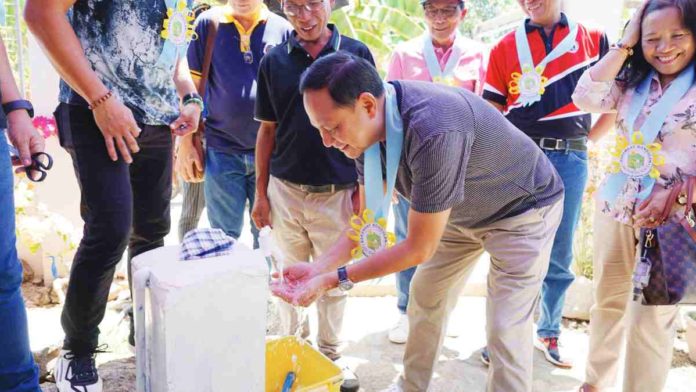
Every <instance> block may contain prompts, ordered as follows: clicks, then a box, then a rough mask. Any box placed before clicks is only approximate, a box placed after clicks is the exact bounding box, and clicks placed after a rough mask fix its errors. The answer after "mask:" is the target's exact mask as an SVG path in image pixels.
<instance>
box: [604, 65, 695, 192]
mask: <svg viewBox="0 0 696 392" xmlns="http://www.w3.org/2000/svg"><path fill="white" fill-rule="evenodd" d="M654 77H655V73H654V71H653V72H651V73H650V74H649V75H648V76H647V77H646V78H645V79H644V80H643V81H642V82H641V83H640V84H639V85H638V87H637V88H636V90H635V94H634V95H633V98H632V99H631V103H630V106H629V109H628V114H627V116H626V126H627V131H628V133H629V135H628V136H629V137H628V140H631V142H634V141H639V142H640V144H642V145H645V146H647V145H649V144H651V143H653V141H654V140H655V139H656V138H657V135H658V134H659V133H660V130H661V129H662V126H663V125H664V123H665V121H666V120H667V116H668V115H669V114H670V112H671V111H672V110H673V109H674V106H675V105H676V104H677V103H678V102H679V101H680V100H681V99H682V98H683V97H684V95H686V93H687V92H688V91H689V89H691V87H692V86H693V84H694V64H693V63H692V64H689V65H687V66H686V68H685V69H684V70H683V71H682V72H681V73H680V74H679V76H678V77H677V78H676V79H675V80H674V81H673V82H672V84H671V85H670V86H669V88H668V89H667V91H665V93H664V94H663V95H662V97H661V98H660V100H659V101H658V102H657V103H656V104H654V105H653V106H652V107H651V108H650V114H649V115H648V117H647V118H646V119H645V121H644V122H643V124H642V126H641V127H640V129H636V128H637V127H636V121H637V119H638V116H639V115H640V112H641V110H643V108H644V107H645V105H646V103H647V101H648V97H649V95H650V85H651V83H652V80H653V79H654ZM636 134H638V135H642V137H638V138H634V137H633V136H634V135H636ZM617 153H621V151H617ZM629 180H634V181H638V182H639V183H640V188H641V191H640V193H639V194H638V195H637V199H638V200H643V199H645V198H647V197H648V195H650V192H651V191H652V189H653V187H654V186H655V182H656V180H655V178H652V177H650V176H649V175H646V176H643V177H640V178H636V177H630V176H629V175H627V174H626V173H623V172H622V171H619V172H617V173H613V174H610V175H609V176H608V177H607V179H606V181H605V183H604V186H603V187H602V189H601V192H600V194H599V196H600V198H601V199H602V200H604V201H606V202H609V203H613V202H614V200H615V199H616V197H617V196H618V195H619V193H620V192H621V190H622V189H623V188H624V187H625V185H626V183H627V182H628V181H629Z"/></svg>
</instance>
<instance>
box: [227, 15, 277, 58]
mask: <svg viewBox="0 0 696 392" xmlns="http://www.w3.org/2000/svg"><path fill="white" fill-rule="evenodd" d="M226 11H228V12H227V15H225V16H227V19H228V20H229V21H231V22H232V23H234V26H235V27H236V28H237V31H238V32H239V51H240V52H242V53H243V54H244V55H245V56H246V55H251V34H252V33H253V32H254V29H255V28H256V26H258V25H260V24H261V23H263V22H265V21H266V20H267V19H268V15H269V11H268V7H266V4H261V6H259V9H258V10H257V11H256V12H254V15H253V16H252V20H253V21H254V23H252V25H251V27H249V29H245V28H244V26H242V24H241V23H239V21H238V20H237V19H236V18H235V17H234V16H233V15H232V14H231V13H229V9H227V10H226Z"/></svg>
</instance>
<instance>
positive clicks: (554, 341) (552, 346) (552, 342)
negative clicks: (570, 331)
mask: <svg viewBox="0 0 696 392" xmlns="http://www.w3.org/2000/svg"><path fill="white" fill-rule="evenodd" d="M548 342H549V350H558V338H548Z"/></svg>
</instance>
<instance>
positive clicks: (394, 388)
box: [379, 383, 403, 392]
mask: <svg viewBox="0 0 696 392" xmlns="http://www.w3.org/2000/svg"><path fill="white" fill-rule="evenodd" d="M379 392H403V389H401V387H400V386H399V384H397V383H394V384H392V385H390V386H388V387H387V389H382V390H381V391H379Z"/></svg>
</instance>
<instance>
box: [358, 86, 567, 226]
mask: <svg viewBox="0 0 696 392" xmlns="http://www.w3.org/2000/svg"><path fill="white" fill-rule="evenodd" d="M390 83H392V84H393V85H394V87H395V89H396V94H397V101H398V105H399V111H400V113H401V118H402V119H403V122H404V142H403V143H404V144H403V150H402V152H401V161H400V163H399V169H398V172H397V179H396V190H397V191H398V192H399V193H400V194H401V195H403V196H404V197H406V199H408V200H409V201H410V202H411V208H412V209H413V210H415V211H418V212H421V213H437V212H441V211H445V210H448V209H451V213H450V218H449V224H452V225H455V226H458V227H467V228H476V227H482V226H486V225H488V224H491V223H493V222H497V221H499V220H501V219H504V218H508V217H512V216H516V215H520V214H522V213H524V212H526V211H528V210H530V209H533V208H540V207H544V206H548V205H551V204H553V203H555V202H557V201H558V200H561V198H562V197H563V183H562V181H561V178H560V177H559V176H558V174H557V173H556V170H555V169H554V168H553V166H552V165H551V162H550V161H549V160H548V159H547V158H546V156H545V155H544V153H543V152H542V151H541V149H540V148H538V147H537V146H536V144H534V142H532V140H531V139H530V138H528V137H527V136H525V134H523V133H522V132H520V130H518V129H517V128H515V126H514V125H512V124H511V123H510V122H509V121H507V120H506V119H505V117H503V115H502V114H501V113H500V112H499V111H497V110H496V109H495V108H494V107H493V106H491V105H490V104H489V103H488V102H486V101H484V100H483V99H481V98H480V97H479V96H477V95H475V94H474V93H472V92H470V91H468V90H464V89H462V88H456V87H448V86H443V85H437V84H434V83H430V82H422V81H405V80H403V81H395V82H390ZM382 150H383V151H382V161H383V162H384V161H385V154H384V149H382ZM382 166H383V168H384V166H386V165H382ZM356 167H357V170H358V181H359V182H360V183H364V177H363V172H364V159H363V157H361V158H359V159H358V160H357V164H356ZM383 175H384V173H383Z"/></svg>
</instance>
